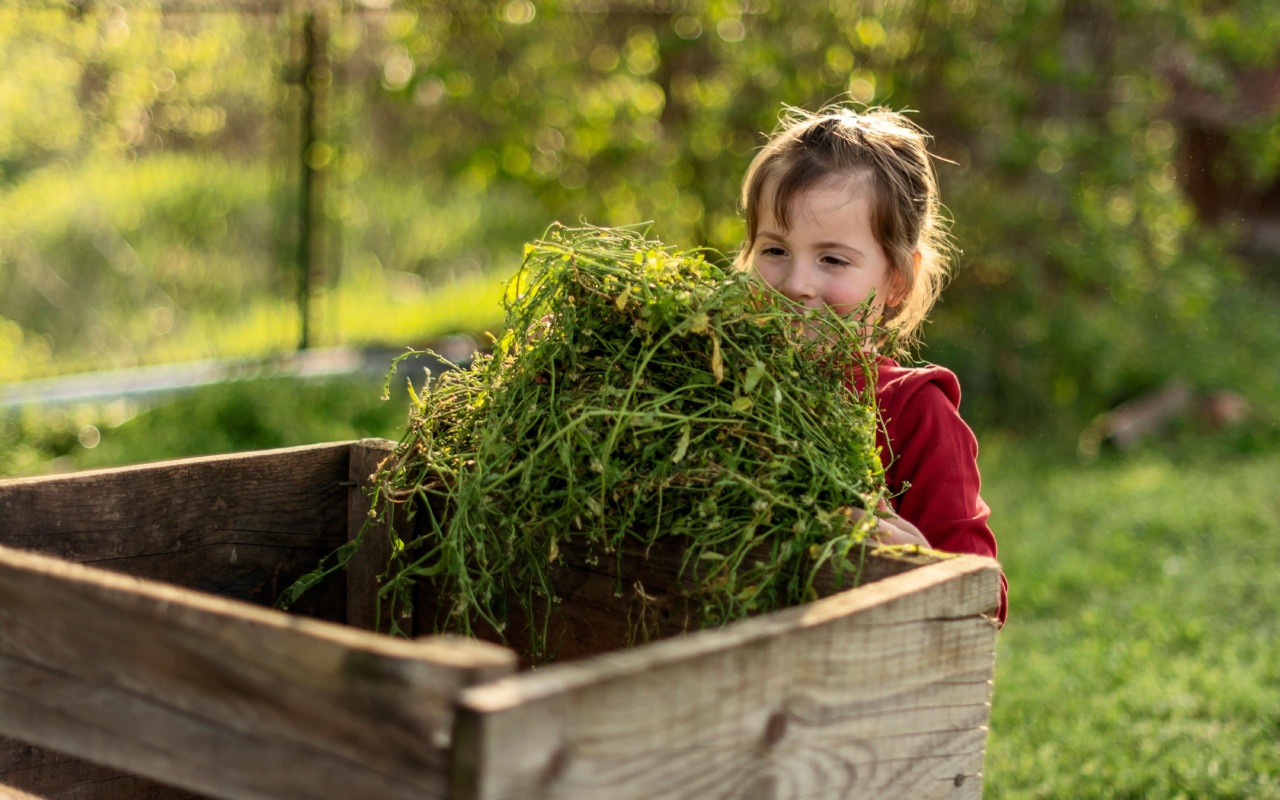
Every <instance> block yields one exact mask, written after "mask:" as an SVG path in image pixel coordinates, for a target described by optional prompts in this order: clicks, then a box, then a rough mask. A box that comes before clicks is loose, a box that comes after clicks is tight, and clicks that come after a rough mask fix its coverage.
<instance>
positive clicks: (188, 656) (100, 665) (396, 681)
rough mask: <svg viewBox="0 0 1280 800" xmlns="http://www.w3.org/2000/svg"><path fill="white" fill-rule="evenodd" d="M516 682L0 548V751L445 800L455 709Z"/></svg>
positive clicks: (222, 792)
mask: <svg viewBox="0 0 1280 800" xmlns="http://www.w3.org/2000/svg"><path fill="white" fill-rule="evenodd" d="M513 669H514V656H513V655H512V654H511V653H510V652H509V651H506V650H503V649H501V648H497V647H494V646H492V645H486V644H484V643H481V642H474V641H464V640H453V639H447V638H444V637H439V638H433V639H426V640H422V641H420V642H409V641H405V640H393V639H390V638H388V637H385V636H377V635H374V634H368V633H363V632H360V631H356V630H353V629H350V628H346V627H344V626H339V625H332V624H329V623H324V622H319V621H315V620H309V619H302V618H295V617H291V616H289V615H287V614H283V613H281V612H276V611H270V610H266V609H261V608H257V607H255V606H252V605H248V604H245V603H240V602H235V601H231V600H224V599H221V598H216V597H212V596H210V595H207V594H203V593H198V592H192V591H188V590H184V589H180V588H177V587H173V586H168V585H164V584H159V583H155V582H151V581H145V580H140V579H136V578H132V577H129V576H123V575H118V574H115V573H111V572H106V571H102V570H96V569H90V568H86V567H83V566H80V565H76V564H70V563H67V562H64V561H60V560H56V559H50V558H45V557H42V556H38V555H33V554H30V553H25V552H21V551H17V550H12V549H8V548H2V547H0V734H4V735H9V736H16V737H19V738H21V739H22V740H24V741H30V742H32V743H35V744H38V745H42V746H45V747H49V748H52V749H55V750H59V751H61V752H66V753H69V754H71V755H74V756H77V757H79V758H84V759H87V760H89V761H92V762H94V763H100V764H105V765H110V766H113V767H116V768H119V769H123V770H129V771H136V772H138V773H140V774H144V775H148V776H150V777H153V778H155V779H157V780H160V781H163V782H165V783H170V784H173V785H174V786H179V787H184V788H188V789H190V790H192V791H196V792H201V793H206V794H210V795H213V796H217V797H226V798H281V797H288V798H297V799H298V800H303V799H304V798H332V797H378V798H411V797H412V798H430V797H444V796H445V791H446V784H445V781H446V777H445V766H446V763H447V760H448V752H447V751H448V748H449V745H450V738H451V737H450V732H451V726H452V717H453V708H452V701H453V698H454V696H455V695H456V693H457V691H458V690H459V689H460V688H461V687H463V686H466V685H471V684H474V683H477V682H482V681H486V680H490V679H493V678H495V677H497V676H500V675H504V674H509V673H510V672H511V671H512V670H513ZM0 782H8V781H7V780H6V776H4V775H0Z"/></svg>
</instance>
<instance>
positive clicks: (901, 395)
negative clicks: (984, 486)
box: [854, 356, 1008, 626]
mask: <svg viewBox="0 0 1280 800" xmlns="http://www.w3.org/2000/svg"><path fill="white" fill-rule="evenodd" d="M876 364H877V374H876V397H877V399H878V401H879V405H880V416H881V419H882V421H883V426H882V427H881V429H880V430H879V431H877V433H876V443H877V444H878V445H879V446H880V460H881V462H882V463H883V464H884V467H885V479H886V482H887V483H888V486H889V493H890V496H891V498H892V499H891V502H892V504H893V505H894V510H895V511H896V512H897V513H898V514H899V515H901V516H902V518H903V519H905V520H907V521H908V522H910V523H912V524H914V525H915V526H916V527H917V528H919V529H920V533H921V534H923V535H924V538H925V539H927V540H928V542H929V544H930V545H931V546H932V547H933V548H934V549H935V550H945V551H947V552H950V553H975V554H977V555H980V556H989V557H991V558H995V557H996V537H995V534H993V533H992V532H991V528H989V527H988V526H987V517H989V516H990V515H991V509H990V508H988V507H987V504H986V503H985V502H983V500H982V498H981V497H980V496H979V494H978V491H979V489H980V488H981V483H982V479H981V477H980V476H979V475H978V440H977V439H976V438H974V435H973V432H972V431H971V430H969V426H968V425H966V424H965V422H964V420H963V419H961V418H960V382H959V381H958V380H956V376H955V374H954V373H953V372H951V370H949V369H946V368H945V367H939V366H925V367H913V368H908V367H901V366H899V365H898V363H897V362H895V361H894V360H893V359H891V358H887V357H884V356H881V357H880V358H879V359H878V360H877V362H876ZM854 383H855V385H856V386H857V387H858V389H859V390H860V389H861V388H862V386H863V378H862V374H861V372H860V371H859V372H858V373H857V374H855V375H854ZM1007 613H1008V582H1007V581H1006V579H1005V577H1004V575H1003V574H1001V576H1000V606H999V610H998V611H997V615H996V619H997V621H998V623H999V624H1000V625H1002V626H1003V625H1004V621H1005V616H1006V614H1007Z"/></svg>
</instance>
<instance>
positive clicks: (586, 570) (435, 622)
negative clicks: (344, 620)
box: [348, 537, 946, 666]
mask: <svg viewBox="0 0 1280 800" xmlns="http://www.w3.org/2000/svg"><path fill="white" fill-rule="evenodd" d="M761 550H762V552H761V554H760V556H759V557H760V558H761V559H767V558H768V557H769V554H768V548H761ZM384 552H385V551H384ZM850 555H851V557H852V558H856V559H859V560H860V562H861V566H860V571H859V573H858V576H857V579H856V580H858V581H860V583H861V584H863V585H865V584H868V583H873V582H875V581H879V580H883V579H885V578H888V577H892V576H894V575H899V574H901V573H903V572H907V571H909V570H912V569H915V568H917V567H920V566H924V565H927V564H932V563H935V562H937V561H939V560H941V559H943V558H945V557H946V556H945V555H943V554H941V553H937V552H935V551H932V550H921V551H919V552H915V553H905V552H889V551H878V552H877V551H866V552H855V553H851V554H850ZM381 558H382V559H383V560H382V562H381V563H382V565H383V567H384V568H385V564H386V556H385V555H381ZM748 558H751V556H748ZM619 564H621V565H623V569H622V572H621V575H622V579H621V580H619ZM684 565H685V559H684V551H683V540H682V539H680V538H678V537H677V538H669V539H659V540H658V541H657V542H654V543H653V544H647V543H645V542H643V541H638V540H632V541H626V542H624V543H623V546H622V552H621V557H619V556H617V555H610V554H608V553H606V552H604V550H603V548H602V546H601V545H599V544H594V545H593V544H589V543H582V542H578V541H575V540H573V539H569V540H565V541H563V542H561V544H560V560H559V561H558V562H557V563H556V564H554V565H552V566H551V570H550V572H551V585H552V588H553V589H554V590H555V593H556V595H557V596H558V597H559V598H560V600H561V602H560V603H559V604H558V605H557V606H556V608H555V614H554V616H553V617H552V618H551V619H550V620H549V621H548V625H547V643H548V651H549V653H550V658H549V659H538V660H536V663H543V662H545V661H548V660H551V661H555V662H564V661H575V660H578V659H581V658H587V657H590V656H595V655H600V654H603V653H609V652H613V651H615V650H618V649H619V648H621V647H624V646H627V645H630V644H643V643H645V642H648V641H654V640H658V639H665V638H669V637H672V636H679V635H682V634H684V633H687V632H688V631H689V630H691V629H692V628H696V626H697V617H698V602H697V600H696V597H697V584H696V582H695V581H694V580H693V579H692V578H691V577H689V576H688V575H687V574H682V572H681V569H682V567H684ZM854 580H855V578H854V577H853V576H852V575H849V574H846V575H844V576H842V577H841V578H837V576H836V575H835V573H834V571H833V570H832V569H830V568H829V567H824V568H823V569H822V570H820V571H819V572H818V575H817V576H816V578H815V581H814V588H815V589H816V590H817V592H818V594H819V596H821V597H825V596H827V595H829V594H833V593H835V592H836V591H840V590H842V589H845V588H848V587H849V586H850V584H851V583H852V582H853V581H854ZM362 591H364V592H372V591H374V589H373V588H372V586H371V585H370V586H369V588H365V589H363V590H362ZM438 594H439V593H438V591H437V588H436V587H435V586H434V585H433V584H432V583H431V582H429V581H423V582H422V583H421V584H420V585H419V586H418V587H417V590H416V592H415V606H416V609H417V610H416V614H415V619H414V623H415V625H416V630H415V632H416V633H417V634H418V635H426V634H429V633H432V632H434V631H436V630H439V626H441V625H442V624H443V623H444V622H446V621H447V619H446V617H447V615H448V613H449V610H450V608H451V607H452V603H448V602H442V601H441V599H440V598H439V596H438ZM356 601H357V598H356V597H355V596H349V598H348V604H349V607H350V604H351V603H354V602H356ZM507 608H508V620H507V623H508V624H507V626H506V629H505V631H504V635H499V634H498V632H497V631H495V630H492V629H490V628H489V627H488V626H485V625H483V624H481V625H480V626H479V627H478V628H477V630H476V635H477V636H479V637H480V638H482V639H484V640H486V641H491V642H500V643H503V644H505V645H507V646H508V647H510V648H511V649H513V650H515V651H516V653H518V654H520V656H521V658H522V659H524V665H525V666H530V665H531V663H533V661H534V660H533V659H530V658H528V654H529V652H530V649H531V646H530V640H529V635H528V630H529V620H528V617H527V615H526V614H525V612H524V610H523V608H522V607H521V605H520V602H519V598H518V597H517V596H516V595H515V594H514V593H512V594H511V595H510V596H509V597H508V600H507ZM538 613H539V614H541V613H542V612H541V610H539V612H538Z"/></svg>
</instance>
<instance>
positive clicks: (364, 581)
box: [347, 439, 405, 630]
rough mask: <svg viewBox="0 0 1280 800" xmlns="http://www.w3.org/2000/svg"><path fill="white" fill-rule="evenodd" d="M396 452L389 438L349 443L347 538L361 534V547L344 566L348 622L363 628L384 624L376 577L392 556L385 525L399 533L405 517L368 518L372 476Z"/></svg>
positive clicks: (383, 625)
mask: <svg viewBox="0 0 1280 800" xmlns="http://www.w3.org/2000/svg"><path fill="white" fill-rule="evenodd" d="M394 451H395V442H392V441H390V440H388V439H361V440H359V441H356V442H352V443H351V457H350V461H349V466H348V469H347V487H348V488H347V541H353V540H355V539H356V538H357V537H359V536H361V535H362V532H363V538H362V540H361V543H360V549H359V550H357V551H356V553H355V554H354V555H353V556H352V557H351V561H350V563H348V565H347V624H348V625H352V626H354V627H357V628H363V629H365V630H375V629H376V628H377V627H378V625H379V621H381V626H382V628H383V629H385V628H386V627H387V611H388V609H387V608H385V607H384V608H382V609H381V613H379V611H380V610H379V608H378V606H377V592H378V588H379V586H380V585H381V581H379V579H378V576H379V575H381V574H383V573H384V572H386V569H387V562H388V561H389V559H390V557H391V542H390V539H389V538H388V536H387V531H388V528H389V527H390V526H391V525H392V524H395V525H396V528H397V530H399V531H400V532H401V533H402V534H403V533H404V532H405V531H404V524H405V519H404V515H403V514H396V515H395V516H396V518H395V519H394V520H387V519H383V520H378V519H374V518H371V517H370V510H371V508H372V502H371V500H370V498H369V494H368V491H367V490H368V488H369V486H370V485H372V482H373V476H374V474H375V473H377V471H378V468H379V467H380V466H381V465H382V462H383V461H385V460H386V459H387V458H388V457H389V456H391V455H392V453H393V452H394Z"/></svg>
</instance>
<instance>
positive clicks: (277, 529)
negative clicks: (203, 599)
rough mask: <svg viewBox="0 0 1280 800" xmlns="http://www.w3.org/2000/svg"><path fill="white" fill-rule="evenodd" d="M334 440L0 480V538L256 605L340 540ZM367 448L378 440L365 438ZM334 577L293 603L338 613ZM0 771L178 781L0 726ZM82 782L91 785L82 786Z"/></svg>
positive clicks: (70, 779) (21, 779)
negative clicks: (111, 765)
mask: <svg viewBox="0 0 1280 800" xmlns="http://www.w3.org/2000/svg"><path fill="white" fill-rule="evenodd" d="M364 444H365V443H363V442H357V443H351V442H337V443H332V444H319V445H308V446H304V447H290V448H280V449H274V450H266V451H260V452H250V453H237V454H233V455H215V456H204V457H198V458H187V459H181V460H176V461H165V462H157V463H152V464H141V465H135V466H129V467H121V468H116V469H104V470H91V471H86V472H79V473H74V474H70V475H52V476H46V477H39V478H25V479H17V480H6V481H0V546H9V547H15V548H20V549H23V550H27V551H31V552H36V553H44V554H46V555H51V556H57V557H58V558H61V559H63V560H66V561H71V562H75V563H81V564H90V565H93V566H95V567H101V568H105V569H110V570H113V571H117V572H122V573H125V574H129V575H135V576H138V577H142V578H149V579H152V580H160V581H165V582H167V583H174V584H178V585H181V586H186V587H188V588H192V589H198V590H200V591H204V592H210V593H212V594H216V595H220V596H224V597H233V598H238V599H242V600H246V601H249V602H252V603H257V604H260V605H270V604H271V603H272V602H274V600H275V598H276V597H277V596H278V594H279V592H280V590H281V589H283V588H284V587H285V586H287V585H288V584H289V583H291V582H292V581H293V580H295V579H296V578H297V577H298V576H300V575H302V574H303V573H304V572H306V571H307V570H310V569H312V568H313V567H314V566H315V564H316V562H317V561H318V560H319V559H320V557H321V556H323V555H324V554H325V553H328V552H330V551H331V550H333V549H334V548H335V547H338V546H339V545H341V544H342V543H343V542H344V541H346V539H347V536H348V518H347V507H348V501H349V497H350V495H351V494H352V493H355V494H359V493H360V492H359V488H358V487H356V486H354V485H352V478H351V476H350V474H349V472H350V470H349V461H350V457H351V456H350V454H351V453H352V451H353V450H359V449H362V448H363V446H364ZM369 444H370V445H372V446H374V447H380V446H383V445H384V444H385V443H384V441H383V440H371V441H370V442H369ZM345 604H346V595H345V592H344V591H343V587H342V585H341V583H340V582H336V581H335V582H331V583H329V584H326V585H325V586H322V587H320V588H318V589H317V590H316V591H313V592H311V593H310V594H309V595H308V596H306V597H305V598H304V600H303V601H302V602H300V603H299V604H298V606H297V607H296V608H295V609H293V611H294V613H297V614H303V615H307V616H313V617H316V618H320V619H329V620H333V621H342V620H343V619H344V618H346V616H347V609H346V605H345ZM0 781H9V782H12V783H14V784H15V785H18V786H22V787H24V788H27V789H29V790H31V791H37V792H40V793H42V794H44V795H45V796H47V797H63V796H65V797H72V796H76V795H79V796H85V794H84V793H85V792H89V791H92V796H93V797H94V798H96V799H97V800H134V799H135V798H136V799H137V800H142V798H153V799H154V800H168V798H170V797H173V798H178V797H184V798H185V797H194V795H191V794H190V793H189V792H185V791H179V790H169V789H168V788H167V787H162V786H156V785H150V784H149V782H147V781H145V780H143V779H140V778H137V777H135V776H131V775H122V774H119V773H116V772H114V771H112V770H108V769H105V768H103V767H101V766H99V765H96V764H90V763H85V762H81V761H79V760H77V759H73V758H70V757H68V756H65V755H63V754H60V753H55V752H48V751H43V750H42V749H40V748H36V747H33V746H31V745H30V744H28V743H25V742H19V741H14V740H10V739H6V738H5V737H0ZM89 787H92V789H90V788H89Z"/></svg>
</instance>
